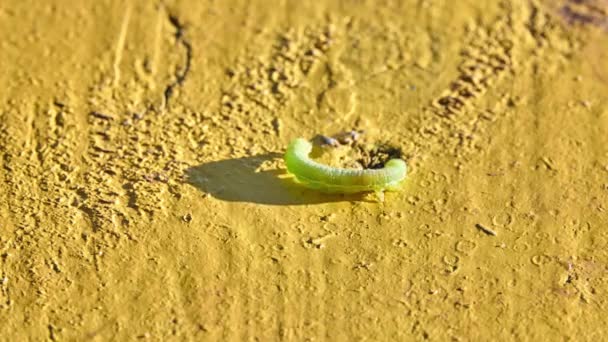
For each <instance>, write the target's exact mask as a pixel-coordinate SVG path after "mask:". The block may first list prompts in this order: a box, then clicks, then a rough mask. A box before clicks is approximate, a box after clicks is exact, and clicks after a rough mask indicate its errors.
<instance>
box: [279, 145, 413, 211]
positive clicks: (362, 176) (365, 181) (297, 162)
mask: <svg viewBox="0 0 608 342" xmlns="http://www.w3.org/2000/svg"><path fill="white" fill-rule="evenodd" d="M311 151H312V144H311V143H310V142H309V141H308V140H306V139H302V138H298V139H295V140H293V141H292V142H291V143H290V144H289V146H288V147H287V151H286V152H285V156H284V159H285V164H286V165H287V171H288V172H289V173H291V174H292V175H294V176H295V178H296V180H297V181H298V182H299V183H301V184H302V185H304V186H306V187H307V188H310V189H314V190H318V191H322V192H327V193H345V194H352V193H358V192H371V191H373V192H375V193H376V194H377V195H378V197H379V199H380V200H382V199H383V198H384V196H383V194H384V191H385V190H388V191H397V190H399V185H400V183H401V181H402V180H403V179H405V176H406V174H407V165H406V164H405V162H404V161H403V160H401V159H391V160H389V161H388V162H387V163H386V164H385V165H384V168H382V169H377V170H355V169H341V168H335V167H330V166H327V165H323V164H320V163H317V162H315V161H314V160H311V159H310V158H309V157H308V154H309V153H310V152H311Z"/></svg>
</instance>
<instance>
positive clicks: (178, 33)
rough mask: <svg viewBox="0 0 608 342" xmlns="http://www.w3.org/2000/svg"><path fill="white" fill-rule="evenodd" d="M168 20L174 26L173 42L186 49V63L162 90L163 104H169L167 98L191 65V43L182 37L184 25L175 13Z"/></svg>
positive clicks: (182, 81) (185, 75)
mask: <svg viewBox="0 0 608 342" xmlns="http://www.w3.org/2000/svg"><path fill="white" fill-rule="evenodd" d="M169 22H170V23H171V25H172V26H173V27H174V28H175V42H176V43H179V44H181V45H182V46H183V48H184V49H185V50H186V64H185V65H184V68H183V70H181V71H180V70H178V71H177V72H176V73H175V81H173V82H172V83H170V84H169V85H167V87H166V88H165V91H164V100H165V101H164V106H168V105H169V100H170V99H171V96H172V95H173V91H174V89H175V88H176V87H178V86H181V85H182V84H183V83H184V81H185V80H186V77H187V76H188V73H189V72H190V66H191V65H192V44H191V43H190V42H189V41H188V40H187V39H186V38H185V37H184V31H185V28H184V25H183V24H182V23H181V22H180V21H179V18H178V17H177V16H175V15H172V14H169Z"/></svg>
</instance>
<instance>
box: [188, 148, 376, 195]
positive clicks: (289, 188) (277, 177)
mask: <svg viewBox="0 0 608 342" xmlns="http://www.w3.org/2000/svg"><path fill="white" fill-rule="evenodd" d="M278 158H281V155H280V154H279V153H268V154H262V155H256V156H252V157H244V158H234V159H226V160H220V161H214V162H209V163H205V164H201V165H199V166H194V167H190V168H188V169H187V170H186V180H187V182H188V183H189V184H191V185H193V186H195V187H196V188H198V189H199V190H201V191H203V192H204V193H207V194H209V195H211V196H213V197H214V198H217V199H220V200H223V201H229V202H249V203H257V204H266V205H303V204H317V203H328V202H345V201H366V199H365V196H364V195H340V194H337V195H334V194H324V193H319V192H316V191H312V190H308V189H305V188H303V187H302V186H300V185H298V184H296V183H295V182H294V181H293V179H292V178H291V177H286V176H287V173H286V172H285V171H284V170H276V169H275V170H268V171H260V170H259V167H260V165H262V163H264V162H265V161H271V160H275V159H278Z"/></svg>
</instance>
